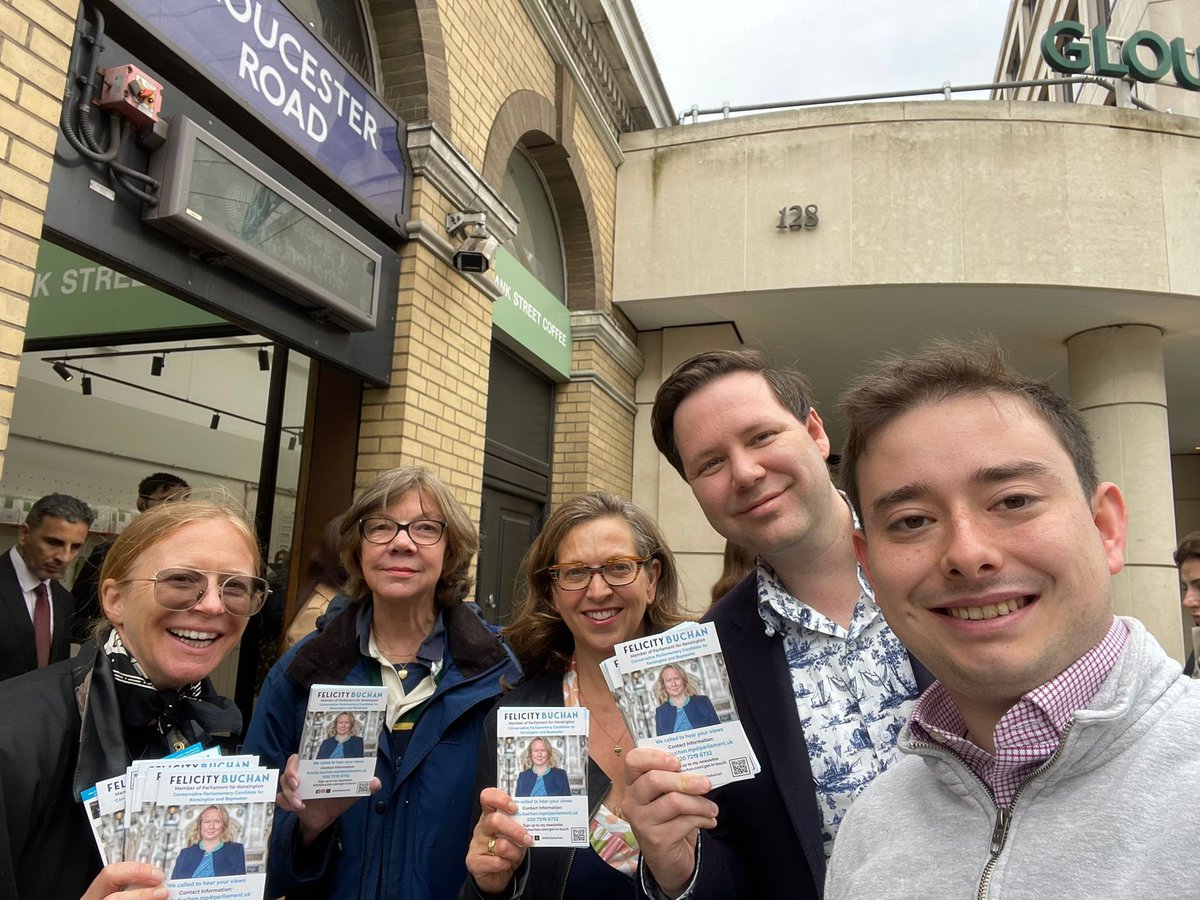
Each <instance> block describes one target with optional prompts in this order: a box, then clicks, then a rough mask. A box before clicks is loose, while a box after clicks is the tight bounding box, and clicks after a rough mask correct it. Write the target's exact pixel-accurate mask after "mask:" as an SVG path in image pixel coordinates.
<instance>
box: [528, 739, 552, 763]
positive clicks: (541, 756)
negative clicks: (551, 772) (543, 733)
mask: <svg viewBox="0 0 1200 900" xmlns="http://www.w3.org/2000/svg"><path fill="white" fill-rule="evenodd" d="M529 758H530V759H532V760H533V764H534V765H535V766H537V767H538V768H539V769H544V768H546V762H547V760H549V759H550V752H549V751H548V750H547V749H546V745H545V744H544V743H543V742H542V739H541V738H534V739H533V743H531V744H530V745H529Z"/></svg>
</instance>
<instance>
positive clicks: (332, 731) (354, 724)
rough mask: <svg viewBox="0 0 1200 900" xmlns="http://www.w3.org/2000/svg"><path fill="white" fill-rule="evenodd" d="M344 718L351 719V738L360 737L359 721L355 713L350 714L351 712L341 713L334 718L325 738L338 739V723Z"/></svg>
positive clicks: (326, 730)
mask: <svg viewBox="0 0 1200 900" xmlns="http://www.w3.org/2000/svg"><path fill="white" fill-rule="evenodd" d="M342 716H349V717H350V735H349V736H350V737H358V719H357V718H356V717H355V715H354V713H350V712H340V713H338V714H337V715H336V716H334V717H333V721H332V722H330V723H329V727H328V728H326V729H325V737H327V738H331V737H337V723H338V719H340V718H341V717H342Z"/></svg>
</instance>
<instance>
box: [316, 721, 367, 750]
mask: <svg viewBox="0 0 1200 900" xmlns="http://www.w3.org/2000/svg"><path fill="white" fill-rule="evenodd" d="M362 755H363V739H362V738H361V737H360V736H359V734H358V720H357V719H356V718H354V715H353V714H352V713H348V712H344V713H338V716H337V718H336V719H334V720H333V724H332V725H330V726H329V730H328V731H327V732H326V737H325V740H323V741H321V746H320V747H319V748H317V759H362Z"/></svg>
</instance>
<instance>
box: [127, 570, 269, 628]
mask: <svg viewBox="0 0 1200 900" xmlns="http://www.w3.org/2000/svg"><path fill="white" fill-rule="evenodd" d="M210 575H211V576H212V577H213V578H215V579H216V582H217V596H218V597H220V598H221V604H222V605H223V606H224V607H225V612H227V613H229V614H230V615H231V616H238V617H239V618H242V619H247V618H249V617H250V616H252V615H254V614H255V613H256V612H258V611H259V610H260V609H262V608H263V604H265V603H266V602H267V595H268V594H270V593H271V589H270V587H268V586H267V580H266V579H265V578H259V577H258V576H257V575H238V574H235V573H231V572H201V571H200V570H199V569H186V568H183V567H174V568H170V569H162V570H160V571H159V572H158V574H156V575H155V576H154V577H153V578H126V579H125V581H126V582H136V581H149V582H151V583H152V584H153V585H154V602H155V603H157V604H158V605H159V606H161V607H162V608H163V609H169V610H172V611H174V612H184V611H186V610H189V609H191V608H192V607H193V606H195V605H196V604H197V603H199V602H200V601H201V600H202V599H203V598H204V595H205V594H206V593H208V591H209V588H210V587H211V586H212V582H211V581H210V580H209V576H210Z"/></svg>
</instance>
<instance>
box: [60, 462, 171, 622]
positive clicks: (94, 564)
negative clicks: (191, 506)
mask: <svg viewBox="0 0 1200 900" xmlns="http://www.w3.org/2000/svg"><path fill="white" fill-rule="evenodd" d="M190 491H191V486H190V485H189V484H188V483H187V482H186V481H184V480H183V479H182V478H180V477H179V476H178V475H172V474H171V473H170V472H155V473H154V474H153V475H147V476H146V477H145V478H143V479H142V480H141V481H140V482H139V483H138V495H137V511H138V512H140V513H144V512H145V511H146V510H148V509H153V508H154V507H156V506H158V504H160V503H166V502H167V501H168V500H186V499H187V498H188V493H189V492H190ZM111 547H112V541H102V542H101V543H99V544H97V545H96V546H95V547H94V548H92V552H91V553H89V554H88V556H87V558H86V559H85V560H84V561H83V565H82V566H80V567H79V575H78V577H77V578H76V579H75V584H74V586H73V587H72V588H71V593H72V594H74V595H75V615H74V616H73V624H72V625H71V640H73V641H74V642H75V643H77V644H82V643H83V642H84V641H86V640H87V639H88V634H89V633H90V632H91V630H92V625H94V624H95V622H96V620H97V619H98V618H100V569H101V568H103V566H104V558H105V557H106V556H108V551H109V549H110V548H111Z"/></svg>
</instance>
